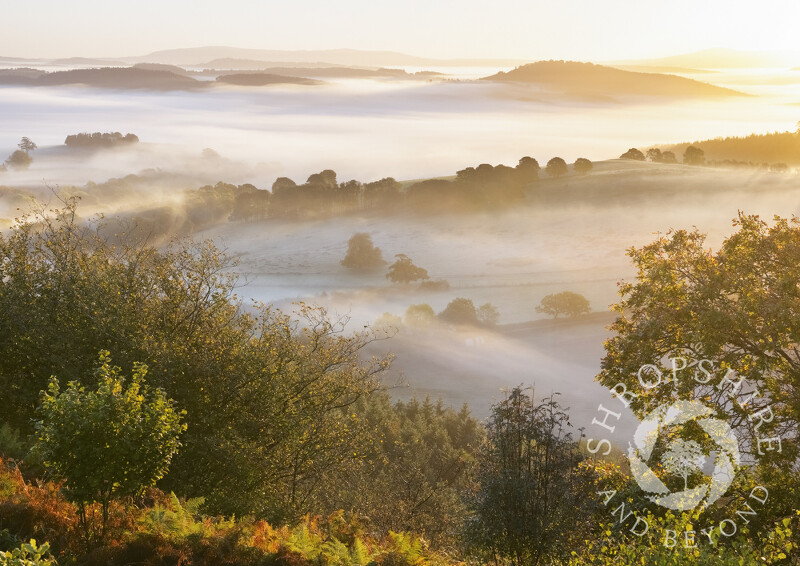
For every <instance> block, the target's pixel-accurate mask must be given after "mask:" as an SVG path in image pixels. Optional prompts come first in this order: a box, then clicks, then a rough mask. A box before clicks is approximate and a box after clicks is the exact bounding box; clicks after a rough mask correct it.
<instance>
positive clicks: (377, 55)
mask: <svg viewBox="0 0 800 566" xmlns="http://www.w3.org/2000/svg"><path fill="white" fill-rule="evenodd" d="M215 59H249V60H251V61H259V62H262V61H263V62H264V63H269V64H270V65H272V66H278V65H276V63H278V64H281V65H285V64H287V63H313V64H315V65H317V66H322V65H321V64H328V65H342V66H356V67H359V66H360V67H386V66H415V67H416V66H429V67H430V66H442V67H444V66H455V67H512V66H514V65H520V64H523V63H526V62H527V61H525V60H522V59H469V58H462V59H435V58H428V57H416V56H414V55H407V54H405V53H398V52H396V51H364V50H359V49H322V50H298V51H292V50H277V49H243V48H239V47H225V46H208V47H187V48H182V49H168V50H164V51H156V52H154V53H150V54H148V55H144V56H141V57H131V58H128V60H129V61H133V62H138V63H165V64H168V65H190V66H202V64H203V63H205V62H208V61H213V60H215Z"/></svg>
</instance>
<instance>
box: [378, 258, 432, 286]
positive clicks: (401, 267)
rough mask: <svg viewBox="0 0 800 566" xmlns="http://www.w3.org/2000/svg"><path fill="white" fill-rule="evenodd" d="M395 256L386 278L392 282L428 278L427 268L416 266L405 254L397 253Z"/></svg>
mask: <svg viewBox="0 0 800 566" xmlns="http://www.w3.org/2000/svg"><path fill="white" fill-rule="evenodd" d="M394 257H396V258H397V261H395V262H394V263H393V264H392V265H390V266H389V271H388V273H387V274H386V278H387V279H388V280H389V281H392V282H393V283H411V282H412V281H417V280H419V279H428V270H426V269H423V268H422V267H417V266H416V265H414V263H413V262H412V261H411V258H410V257H408V256H407V255H405V254H397V255H395V256H394Z"/></svg>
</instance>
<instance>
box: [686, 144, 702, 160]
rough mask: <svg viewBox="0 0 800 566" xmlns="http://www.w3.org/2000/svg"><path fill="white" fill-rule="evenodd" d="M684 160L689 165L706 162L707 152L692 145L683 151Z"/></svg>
mask: <svg viewBox="0 0 800 566" xmlns="http://www.w3.org/2000/svg"><path fill="white" fill-rule="evenodd" d="M683 162H684V163H685V164H687V165H703V164H704V163H705V162H706V157H705V152H704V151H703V150H702V149H700V148H699V147H695V146H693V145H690V146H689V147H687V148H686V151H684V152H683Z"/></svg>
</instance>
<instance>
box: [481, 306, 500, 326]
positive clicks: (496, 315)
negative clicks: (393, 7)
mask: <svg viewBox="0 0 800 566" xmlns="http://www.w3.org/2000/svg"><path fill="white" fill-rule="evenodd" d="M477 317H478V322H479V323H480V324H481V326H487V327H489V328H494V327H495V326H497V323H498V321H499V320H500V312H499V311H498V310H497V307H495V306H494V305H493V304H492V303H486V304H483V305H481V306H480V307H479V308H478V311H477Z"/></svg>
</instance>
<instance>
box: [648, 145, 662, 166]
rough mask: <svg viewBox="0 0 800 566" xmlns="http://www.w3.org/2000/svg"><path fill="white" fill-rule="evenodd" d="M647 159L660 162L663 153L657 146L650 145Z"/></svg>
mask: <svg viewBox="0 0 800 566" xmlns="http://www.w3.org/2000/svg"><path fill="white" fill-rule="evenodd" d="M647 159H649V160H650V161H652V162H653V163H661V162H662V161H664V154H663V153H661V150H660V149H658V148H657V147H651V148H650V149H648V150H647Z"/></svg>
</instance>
